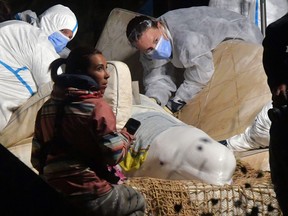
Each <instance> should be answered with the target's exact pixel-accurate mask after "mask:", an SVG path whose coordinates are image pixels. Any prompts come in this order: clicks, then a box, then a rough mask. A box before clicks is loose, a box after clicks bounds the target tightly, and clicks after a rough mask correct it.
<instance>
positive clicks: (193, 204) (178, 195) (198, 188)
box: [126, 161, 281, 216]
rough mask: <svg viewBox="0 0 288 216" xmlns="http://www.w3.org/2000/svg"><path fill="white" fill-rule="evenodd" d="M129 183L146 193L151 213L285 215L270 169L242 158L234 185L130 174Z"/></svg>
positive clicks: (165, 214)
mask: <svg viewBox="0 0 288 216" xmlns="http://www.w3.org/2000/svg"><path fill="white" fill-rule="evenodd" d="M126 184H128V185H130V186H132V187H134V188H135V189H137V190H139V191H141V193H142V194H143V195H144V196H145V198H146V201H147V209H146V215H149V216H154V215H157V216H158V215H163V216H170V215H171V216H176V215H179V216H180V215H183V216H184V215H185V216H186V215H187V216H194V215H195V216H198V215H199V216H212V215H215V216H216V215H217V216H218V215H221V216H222V215H227V216H228V215H229V216H230V215H231V216H235V215H239V216H240V215H241V216H243V215H246V216H249V215H251V216H252V215H255V216H256V215H257V216H258V215H271V216H272V215H273V216H275V215H277V216H278V215H281V211H280V208H279V206H278V203H277V200H276V198H275V193H274V190H273V187H272V185H271V180H270V173H269V172H263V171H257V170H253V169H252V168H251V167H249V165H248V164H245V163H244V162H240V161H239V162H238V165H237V168H236V171H235V174H234V177H233V184H232V185H224V186H215V185H211V184H205V183H202V182H199V181H188V180H163V179H155V178H146V177H137V178H130V179H129V180H128V181H127V182H126Z"/></svg>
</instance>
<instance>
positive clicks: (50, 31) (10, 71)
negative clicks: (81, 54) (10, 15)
mask: <svg viewBox="0 0 288 216" xmlns="http://www.w3.org/2000/svg"><path fill="white" fill-rule="evenodd" d="M61 11H62V12H61ZM65 11H66V15H65ZM68 11H70V9H68V8H66V7H63V6H60V5H56V6H54V7H51V8H50V9H48V10H47V11H45V13H43V14H42V16H41V17H42V18H41V20H40V23H41V25H40V26H41V27H40V28H38V27H35V26H32V25H30V24H28V23H25V22H22V21H18V20H11V21H6V22H3V23H1V24H0V74H1V75H0V118H1V121H0V132H1V136H2V131H3V129H4V128H5V127H6V126H7V124H8V122H9V119H10V117H11V115H12V113H13V112H14V111H15V110H16V109H17V108H18V107H20V106H21V105H23V104H24V103H25V102H26V101H27V100H28V99H29V98H30V97H31V96H32V95H34V94H35V93H36V92H37V91H38V89H39V88H41V87H43V86H44V84H47V83H49V82H50V81H51V77H50V73H48V69H49V65H50V63H51V62H52V61H53V60H55V59H57V58H59V54H58V53H59V52H60V51H62V50H63V48H64V47H66V45H67V42H68V41H70V40H71V39H72V38H73V37H74V35H75V34H76V32H77V28H78V24H77V20H76V17H75V15H74V14H73V13H72V12H71V11H70V12H69V13H68ZM71 13H72V14H71ZM60 14H61V15H60ZM71 17H72V18H73V19H71ZM49 94H50V92H47V95H49Z"/></svg>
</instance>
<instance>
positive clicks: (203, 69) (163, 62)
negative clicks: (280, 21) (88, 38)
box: [126, 6, 263, 112]
mask: <svg viewBox="0 0 288 216" xmlns="http://www.w3.org/2000/svg"><path fill="white" fill-rule="evenodd" d="M126 36H127V38H128V40H129V42H130V43H131V44H132V46H134V47H136V48H137V49H138V50H140V52H141V53H142V54H141V56H140V61H141V63H142V65H143V68H144V72H143V75H144V80H143V84H144V87H145V94H146V95H147V96H148V97H150V98H154V99H155V100H156V101H157V103H158V104H160V105H161V106H165V105H166V106H167V108H169V110H171V111H172V112H177V111H179V110H180V109H181V108H182V107H183V106H184V105H185V104H186V103H187V102H188V101H189V100H191V99H192V98H193V97H194V96H195V95H196V94H197V93H198V92H199V91H200V90H201V89H202V88H203V87H204V86H205V85H206V84H207V82H208V81H209V80H210V79H211V77H212V75H213V72H214V64H213V57H212V50H213V49H214V48H215V47H216V46H217V45H218V44H220V43H221V42H222V41H224V40H228V39H241V40H244V41H247V42H251V43H258V44H261V42H262V40H263V35H262V34H261V31H260V30H259V28H258V27H257V26H256V25H255V24H253V23H252V22H250V21H249V20H248V19H247V18H246V17H244V16H242V15H240V14H238V13H235V12H232V11H228V10H224V9H219V8H212V7H205V6H204V7H191V8H184V9H177V10H173V11H169V12H167V13H165V14H164V15H162V16H161V17H159V18H158V19H156V20H154V19H151V18H149V17H146V16H136V17H134V18H133V19H132V20H130V22H129V23H128V25H127V29H126ZM171 63H172V64H171ZM173 66H174V67H176V68H185V71H184V81H183V83H182V84H181V85H180V86H179V88H178V89H177V86H176V84H175V83H174V80H173V75H172V73H173ZM172 92H173V93H174V92H176V93H175V95H174V97H171V96H172Z"/></svg>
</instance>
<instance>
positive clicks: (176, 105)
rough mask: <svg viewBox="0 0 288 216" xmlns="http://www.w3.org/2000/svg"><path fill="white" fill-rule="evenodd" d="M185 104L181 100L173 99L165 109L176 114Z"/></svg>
mask: <svg viewBox="0 0 288 216" xmlns="http://www.w3.org/2000/svg"><path fill="white" fill-rule="evenodd" d="M185 104H186V103H185V102H184V101H181V100H174V99H173V98H171V99H170V100H169V101H168V103H167V105H166V107H167V108H168V109H169V110H170V111H171V112H172V113H175V112H178V111H179V110H180V109H182V107H183V106H184V105H185Z"/></svg>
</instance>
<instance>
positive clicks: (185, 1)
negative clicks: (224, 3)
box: [6, 0, 209, 48]
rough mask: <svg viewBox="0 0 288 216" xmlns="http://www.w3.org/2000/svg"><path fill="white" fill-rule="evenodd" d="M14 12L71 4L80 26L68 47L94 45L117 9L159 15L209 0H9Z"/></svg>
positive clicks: (7, 0)
mask: <svg viewBox="0 0 288 216" xmlns="http://www.w3.org/2000/svg"><path fill="white" fill-rule="evenodd" d="M6 2H8V4H9V5H10V8H11V10H12V13H14V14H15V13H17V12H21V11H24V10H27V9H30V10H32V11H34V12H36V13H37V15H40V14H41V13H42V12H44V11H45V10H46V9H48V8H49V7H51V6H53V5H55V4H63V5H65V6H68V7H69V8H70V9H71V10H72V11H73V12H74V13H75V15H76V17H77V19H78V23H79V29H78V32H77V34H76V37H75V38H74V39H73V40H72V41H71V42H70V43H69V44H68V47H69V48H73V47H75V46H79V45H89V46H90V45H91V46H95V45H96V43H97V40H98V38H99V36H100V34H101V32H102V29H103V27H104V25H105V22H106V20H107V18H108V16H109V14H110V12H111V10H112V9H114V8H123V9H127V10H130V11H134V12H139V13H142V14H146V15H150V16H153V17H158V16H160V15H162V14H163V13H165V12H167V11H169V10H173V9H177V8H183V7H191V6H202V5H208V3H209V0H62V1H61V0H58V1H57V0H42V1H40V0H6Z"/></svg>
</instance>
